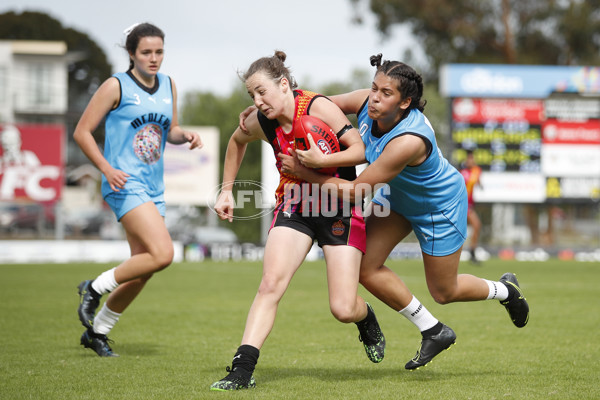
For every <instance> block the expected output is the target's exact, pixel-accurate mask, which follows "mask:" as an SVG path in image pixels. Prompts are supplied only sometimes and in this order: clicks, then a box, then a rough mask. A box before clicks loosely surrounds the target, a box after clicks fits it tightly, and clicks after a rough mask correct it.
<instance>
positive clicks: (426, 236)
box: [367, 190, 468, 257]
mask: <svg viewBox="0 0 600 400" xmlns="http://www.w3.org/2000/svg"><path fill="white" fill-rule="evenodd" d="M383 198H385V199H387V200H386V201H383ZM373 202H374V203H377V204H379V205H381V206H384V205H387V204H390V205H391V208H392V210H394V211H396V212H397V213H398V214H400V215H402V216H403V217H404V218H406V219H407V220H408V222H410V224H411V226H412V228H413V231H414V232H415V235H416V236H417V238H418V239H419V244H420V245H421V251H423V253H425V254H429V255H431V256H437V257H441V256H447V255H450V254H452V253H454V252H456V251H457V250H458V249H460V248H461V246H462V245H463V244H464V243H465V239H466V237H467V211H468V204H467V197H466V196H465V197H464V201H463V199H462V198H461V199H460V200H459V201H457V202H456V203H455V204H454V205H452V206H450V207H449V208H447V209H445V210H443V211H435V212H431V213H426V214H420V215H404V214H402V212H400V210H399V209H398V207H394V203H393V201H392V200H391V199H390V197H389V195H385V194H382V191H381V190H380V191H378V192H377V193H376V194H375V197H374V198H373ZM368 235H369V233H368V232H367V236H368Z"/></svg>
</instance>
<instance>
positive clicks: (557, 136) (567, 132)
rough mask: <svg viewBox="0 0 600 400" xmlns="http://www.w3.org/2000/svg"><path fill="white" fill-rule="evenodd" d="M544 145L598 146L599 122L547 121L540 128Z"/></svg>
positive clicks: (594, 120) (599, 141)
mask: <svg viewBox="0 0 600 400" xmlns="http://www.w3.org/2000/svg"><path fill="white" fill-rule="evenodd" d="M542 143H544V144H600V120H599V119H588V120H586V121H582V122H573V121H561V120H558V119H548V120H547V121H546V122H545V123H544V124H543V126H542Z"/></svg>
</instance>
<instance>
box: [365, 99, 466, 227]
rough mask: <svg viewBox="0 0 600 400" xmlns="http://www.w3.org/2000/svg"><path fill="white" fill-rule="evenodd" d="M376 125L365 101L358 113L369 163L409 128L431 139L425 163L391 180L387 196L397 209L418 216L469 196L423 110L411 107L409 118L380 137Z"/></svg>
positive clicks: (412, 132)
mask: <svg viewBox="0 0 600 400" xmlns="http://www.w3.org/2000/svg"><path fill="white" fill-rule="evenodd" d="M372 126H373V120H372V119H371V118H369V116H368V103H365V104H364V106H363V107H362V109H361V110H360V112H359V114H358V127H359V132H360V135H361V137H362V140H363V142H364V143H365V147H366V151H365V155H366V159H367V161H368V162H369V163H373V162H374V161H375V160H377V158H379V156H380V155H381V153H382V152H383V149H384V148H385V146H386V145H387V144H388V143H389V142H390V141H391V140H392V139H394V138H396V137H398V136H401V135H403V134H406V133H409V132H410V133H411V134H414V135H417V136H420V137H422V138H424V139H426V140H427V141H429V142H430V143H431V147H432V149H431V154H430V155H429V156H428V157H427V159H426V160H425V161H424V162H423V163H422V164H420V165H418V166H415V167H410V166H407V167H405V168H404V170H402V172H400V174H398V175H397V176H396V177H394V179H392V180H391V181H390V182H388V184H389V190H390V193H389V196H385V197H386V198H388V199H389V201H390V203H391V207H392V209H393V210H394V211H396V212H397V213H399V214H401V215H404V216H416V215H422V214H426V213H432V212H437V211H443V210H446V209H448V208H449V207H452V206H454V205H455V204H456V203H457V202H458V201H459V200H461V199H462V198H464V199H466V197H465V193H466V189H465V183H464V179H463V178H462V176H461V175H460V173H459V172H458V171H457V170H456V168H454V167H453V166H452V165H451V164H450V163H449V162H448V160H446V159H445V158H444V156H443V155H442V152H441V151H440V150H439V148H438V147H437V143H436V140H435V133H434V131H433V128H432V127H431V124H430V123H429V120H427V117H425V115H423V113H422V112H420V111H419V110H415V109H413V110H411V111H410V112H409V114H408V116H407V117H406V118H404V119H403V120H402V121H400V123H399V124H398V125H396V126H395V127H394V128H393V129H392V130H391V131H390V132H387V133H386V134H384V135H383V136H382V137H380V138H377V137H375V136H373V134H372V130H371V128H372Z"/></svg>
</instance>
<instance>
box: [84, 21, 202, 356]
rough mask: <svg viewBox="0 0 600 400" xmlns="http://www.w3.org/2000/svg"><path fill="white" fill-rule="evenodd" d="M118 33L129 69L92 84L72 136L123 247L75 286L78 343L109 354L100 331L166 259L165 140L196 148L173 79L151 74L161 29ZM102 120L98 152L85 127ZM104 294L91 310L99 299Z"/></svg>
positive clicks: (158, 57)
mask: <svg viewBox="0 0 600 400" xmlns="http://www.w3.org/2000/svg"><path fill="white" fill-rule="evenodd" d="M125 33H126V34H127V39H126V43H125V48H126V50H127V52H128V53H129V58H130V66H129V70H128V71H127V72H123V73H117V74H114V75H113V76H112V77H110V78H108V79H107V80H106V81H105V82H104V83H103V84H102V85H101V86H100V87H99V88H98V91H97V92H96V93H95V94H94V96H93V97H92V99H91V100H90V103H89V104H88V106H87V108H86V109H85V111H84V112H83V115H82V116H81V119H80V120H79V123H78V124H77V127H76V128H75V133H74V135H73V137H74V139H75V141H76V142H77V144H78V145H79V146H80V147H81V149H82V150H83V152H84V153H85V155H86V156H87V157H88V158H89V159H90V160H91V161H92V162H93V163H94V165H95V166H96V167H97V168H98V169H99V170H100V171H101V172H102V196H103V197H104V199H105V201H106V202H107V203H108V205H109V206H110V207H111V208H112V210H113V211H114V213H115V215H116V217H117V220H119V221H120V222H121V224H122V225H123V228H124V229H125V233H126V236H127V241H128V242H129V247H130V249H131V258H129V259H128V260H126V261H124V262H123V263H121V264H120V265H118V266H117V267H115V268H112V269H110V270H108V271H105V272H103V273H102V274H100V276H98V277H97V278H96V279H95V280H86V281H83V282H81V283H80V284H79V287H78V289H79V296H80V304H79V308H78V314H79V319H80V321H81V323H82V324H83V326H84V327H85V328H86V331H85V332H84V333H83V335H82V336H81V344H82V345H83V346H84V347H86V348H90V349H92V350H94V351H95V352H96V353H97V354H98V355H99V356H101V357H114V356H116V354H115V353H114V352H113V351H112V349H111V348H110V346H109V344H108V337H107V334H108V333H109V332H110V330H111V329H112V328H113V327H114V325H115V324H116V323H117V321H118V319H119V317H120V315H121V313H122V312H123V311H124V310H125V309H126V308H127V306H129V304H131V302H132V301H133V300H134V299H135V297H136V296H137V295H138V294H139V293H140V291H141V290H142V289H143V287H144V285H145V284H146V282H147V281H148V279H150V278H151V277H152V275H153V274H154V273H155V272H158V271H160V270H162V269H164V268H166V267H167V266H169V264H171V261H172V260H173V243H172V241H171V237H170V235H169V232H168V231H167V227H166V225H165V223H164V219H163V218H164V214H165V201H164V196H163V194H164V180H163V157H162V155H163V151H164V148H165V144H166V142H167V141H168V142H169V143H174V144H183V143H190V149H194V148H198V147H201V146H202V142H201V140H200V136H199V135H198V133H196V132H189V131H184V130H183V129H182V128H181V127H180V126H179V124H178V121H177V107H176V105H177V91H176V89H175V84H174V83H173V81H172V80H171V78H169V77H168V76H166V75H163V74H160V73H159V72H158V71H159V69H160V66H161V64H162V61H163V57H164V49H163V45H164V33H163V32H162V31H161V30H160V29H159V28H157V27H156V26H154V25H152V24H148V23H144V24H138V25H135V26H133V27H132V28H130V29H128V30H126V32H125ZM105 117H106V123H105V142H104V152H101V151H100V148H99V147H98V145H97V144H96V141H95V140H94V137H93V135H92V132H93V131H95V130H96V128H97V127H98V125H99V124H100V122H101V121H102V119H103V118H105ZM109 292H110V296H108V298H107V300H106V302H105V303H104V306H103V307H102V308H101V309H100V311H99V312H98V314H96V309H97V308H98V306H99V303H100V298H101V296H102V295H103V294H105V293H109Z"/></svg>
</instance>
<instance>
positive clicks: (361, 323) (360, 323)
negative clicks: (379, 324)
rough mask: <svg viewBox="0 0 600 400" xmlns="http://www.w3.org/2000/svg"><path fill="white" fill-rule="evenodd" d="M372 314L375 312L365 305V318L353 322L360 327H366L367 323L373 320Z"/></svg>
mask: <svg viewBox="0 0 600 400" xmlns="http://www.w3.org/2000/svg"><path fill="white" fill-rule="evenodd" d="M374 315H375V314H374V313H373V311H372V310H371V307H367V316H366V317H365V319H363V320H362V321H358V322H355V324H356V325H358V326H359V327H361V328H365V329H366V328H368V326H369V323H370V322H371V321H372V320H373V316H374Z"/></svg>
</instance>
